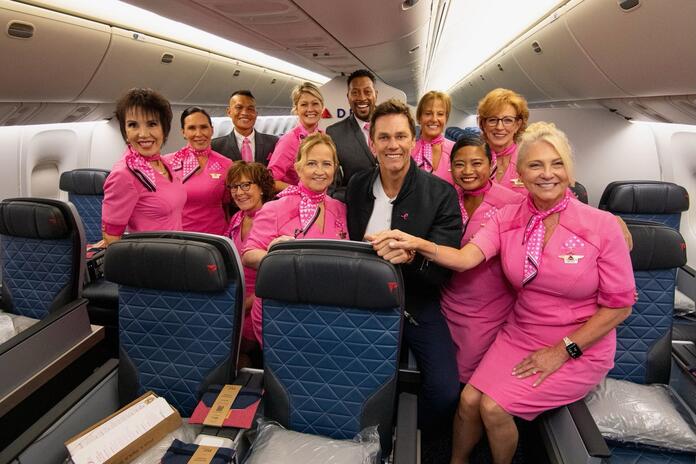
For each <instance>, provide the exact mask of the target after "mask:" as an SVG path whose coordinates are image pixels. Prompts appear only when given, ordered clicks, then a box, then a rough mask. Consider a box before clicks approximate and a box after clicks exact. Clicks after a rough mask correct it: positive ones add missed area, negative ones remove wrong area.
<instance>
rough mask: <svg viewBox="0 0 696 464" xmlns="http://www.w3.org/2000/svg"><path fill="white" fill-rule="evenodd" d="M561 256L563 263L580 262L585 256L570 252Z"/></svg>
mask: <svg viewBox="0 0 696 464" xmlns="http://www.w3.org/2000/svg"><path fill="white" fill-rule="evenodd" d="M558 257H559V258H561V259H562V260H563V264H578V262H579V261H580V260H581V259H582V258H584V257H585V256H584V255H573V254H568V255H559V256H558Z"/></svg>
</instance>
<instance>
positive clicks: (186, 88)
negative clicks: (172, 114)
mask: <svg viewBox="0 0 696 464" xmlns="http://www.w3.org/2000/svg"><path fill="white" fill-rule="evenodd" d="M111 31H112V35H111V36H112V38H111V43H110V44H109V48H108V50H107V52H106V55H105V56H104V60H103V62H102V63H101V66H99V69H98V70H97V72H96V74H95V75H94V78H93V79H92V81H91V82H90V83H89V85H88V86H87V88H86V89H85V90H84V92H82V93H81V94H80V96H79V97H78V101H80V102H86V103H106V102H113V101H115V100H116V99H118V98H119V97H120V96H121V95H122V94H123V93H125V92H126V91H127V90H128V89H130V88H133V87H150V88H153V89H156V90H158V91H159V92H161V93H162V95H164V96H165V97H166V98H167V99H169V100H170V101H171V102H173V103H177V102H182V101H183V100H184V98H185V97H186V96H187V95H188V94H189V93H190V92H191V89H193V88H194V87H195V86H196V85H197V84H198V82H199V81H200V79H201V77H203V74H204V73H205V70H206V68H207V67H208V61H209V56H210V54H209V53H208V52H204V51H201V50H197V49H195V48H191V47H186V46H184V45H179V44H176V43H173V42H167V41H164V40H161V39H157V38H155V37H149V36H146V35H143V34H140V33H138V32H133V31H128V30H125V29H120V28H117V27H112V28H111ZM75 50H79V48H78V47H76V48H75ZM75 50H74V51H75ZM74 51H73V52H74Z"/></svg>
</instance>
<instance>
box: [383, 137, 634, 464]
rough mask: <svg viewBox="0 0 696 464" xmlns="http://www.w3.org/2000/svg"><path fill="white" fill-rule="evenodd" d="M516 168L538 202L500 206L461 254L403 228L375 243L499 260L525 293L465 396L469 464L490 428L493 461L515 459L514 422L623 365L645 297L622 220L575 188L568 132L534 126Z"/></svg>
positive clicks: (446, 259)
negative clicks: (620, 338) (625, 336)
mask: <svg viewBox="0 0 696 464" xmlns="http://www.w3.org/2000/svg"><path fill="white" fill-rule="evenodd" d="M517 169H518V173H519V176H520V179H521V180H522V182H523V183H524V185H525V187H526V188H527V190H528V191H529V194H528V197H527V200H526V201H525V202H523V203H522V204H520V205H511V206H507V207H505V208H503V209H502V210H500V211H498V212H497V213H496V214H495V216H493V217H492V218H491V220H490V221H489V222H488V223H487V224H486V226H485V227H483V228H482V229H481V230H479V231H478V233H477V234H476V235H475V236H474V237H473V238H472V239H471V241H470V242H469V243H468V244H467V245H465V246H464V247H463V248H461V249H460V250H457V249H454V248H448V247H443V246H438V245H437V244H435V243H432V242H428V241H425V240H422V239H419V238H416V237H412V236H409V235H407V234H404V233H403V232H400V231H389V232H385V233H384V234H382V236H380V237H378V238H377V239H376V242H381V241H384V240H389V241H390V247H391V248H404V249H408V250H411V249H413V250H417V251H418V252H419V253H421V254H423V255H424V256H425V257H427V258H428V259H431V260H433V261H435V262H436V263H438V264H440V265H443V266H446V267H450V268H452V269H455V270H457V271H460V272H461V271H464V270H467V269H471V268H473V267H475V266H477V265H479V264H481V263H483V262H484V261H488V260H491V259H492V258H494V257H495V256H500V260H501V263H502V267H503V272H504V273H505V276H506V278H507V279H508V281H509V282H510V284H511V285H512V287H513V289H514V291H515V292H516V295H517V300H516V302H515V306H514V307H513V310H512V313H511V315H510V317H509V318H508V320H507V321H506V323H505V324H504V325H503V327H502V328H501V329H500V331H499V332H498V335H497V336H496V339H495V341H494V342H493V345H492V346H491V347H490V349H489V350H488V352H487V353H486V354H485V356H484V357H483V359H482V360H481V362H480V364H479V365H478V367H477V368H476V370H475V371H474V373H473V375H472V376H471V379H470V380H469V383H468V384H467V385H466V387H465V388H464V390H463V391H462V394H461V398H460V402H459V407H458V410H457V415H456V417H455V422H454V437H453V447H452V461H451V462H452V463H465V462H468V460H469V455H470V453H471V450H472V449H473V447H474V446H475V445H476V443H477V442H478V441H479V439H480V438H481V436H482V434H483V433H484V431H485V432H486V434H487V436H488V441H489V443H490V446H491V452H492V454H493V461H494V462H496V463H509V462H511V461H512V457H513V455H514V452H515V449H516V447H517V441H518V431H517V427H516V426H515V422H514V420H513V417H520V418H522V419H525V420H532V419H534V418H535V417H536V416H537V415H539V414H540V413H541V412H543V411H546V410H549V409H553V408H556V407H559V406H562V405H565V404H569V403H572V402H574V401H577V400H579V399H581V398H583V397H584V396H585V395H586V394H587V393H588V392H589V391H590V389H592V388H593V387H594V386H595V385H597V384H598V383H599V382H600V381H601V380H602V379H603V378H604V377H605V376H606V374H607V372H609V370H610V369H611V368H612V367H613V365H614V353H615V350H616V331H615V328H616V326H617V325H618V324H619V323H621V321H623V320H624V319H625V318H626V317H628V315H629V314H630V312H631V306H632V305H633V303H634V301H635V282H634V280H633V271H632V268H631V259H630V256H629V251H628V246H627V244H626V241H625V239H624V237H623V234H622V231H621V227H620V226H619V223H618V222H617V221H616V219H615V218H614V216H612V215H611V214H609V213H607V212H605V211H600V210H598V209H595V208H593V207H591V206H587V205H585V204H583V203H581V202H579V201H578V200H577V199H575V197H574V196H573V195H572V194H571V193H570V192H569V190H568V186H569V185H570V184H571V183H573V182H574V178H573V165H572V160H571V156H570V146H569V144H568V141H567V138H566V137H565V134H563V132H561V131H560V130H558V129H557V128H556V127H555V126H554V125H553V124H549V123H535V124H532V125H530V126H529V128H528V129H527V130H526V131H525V133H524V135H523V136H522V140H521V144H520V150H519V158H518V163H517ZM398 259H399V258H396V260H397V261H398Z"/></svg>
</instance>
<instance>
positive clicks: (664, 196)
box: [599, 180, 689, 230]
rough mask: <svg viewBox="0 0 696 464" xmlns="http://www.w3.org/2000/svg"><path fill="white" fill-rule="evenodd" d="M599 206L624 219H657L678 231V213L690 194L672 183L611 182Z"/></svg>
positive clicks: (684, 207)
mask: <svg viewBox="0 0 696 464" xmlns="http://www.w3.org/2000/svg"><path fill="white" fill-rule="evenodd" d="M599 208H600V209H604V210H607V211H610V212H612V213H615V214H618V215H619V216H621V217H622V218H624V219H637V220H643V221H653V222H659V223H661V224H665V225H667V226H669V227H672V228H673V229H677V230H679V223H680V221H681V213H682V212H683V211H686V210H688V209H689V194H688V192H687V191H686V189H685V188H684V187H682V186H680V185H677V184H673V183H671V182H658V181H647V180H635V181H619V182H612V183H610V184H609V185H607V187H606V188H605V189H604V193H602V198H601V199H600V200H599Z"/></svg>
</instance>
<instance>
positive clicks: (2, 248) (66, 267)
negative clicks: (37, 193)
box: [0, 198, 85, 319]
mask: <svg viewBox="0 0 696 464" xmlns="http://www.w3.org/2000/svg"><path fill="white" fill-rule="evenodd" d="M0 261H1V262H2V307H3V309H4V310H5V311H8V312H12V313H16V314H20V315H22V316H26V317H31V318H34V319H42V318H44V317H45V316H46V315H47V314H48V313H50V312H53V311H55V310H57V309H59V308H61V307H62V306H64V305H65V304H67V303H69V302H71V301H74V300H76V299H77V298H79V297H80V296H81V292H82V285H83V278H84V267H85V264H84V262H85V237H84V232H83V230H82V222H81V221H80V216H79V215H78V213H77V211H76V210H75V208H74V207H73V206H72V205H70V204H69V203H65V202H62V201H58V200H49V199H44V198H10V199H6V200H3V201H2V202H0Z"/></svg>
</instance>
